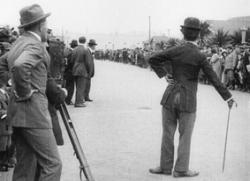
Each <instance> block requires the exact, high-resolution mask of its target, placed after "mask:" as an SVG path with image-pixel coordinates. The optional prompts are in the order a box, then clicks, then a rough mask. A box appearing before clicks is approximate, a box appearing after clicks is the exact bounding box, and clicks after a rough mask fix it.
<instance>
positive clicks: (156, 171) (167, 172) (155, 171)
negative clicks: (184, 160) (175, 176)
mask: <svg viewBox="0 0 250 181" xmlns="http://www.w3.org/2000/svg"><path fill="white" fill-rule="evenodd" d="M149 172H150V173H152V174H163V175H171V174H172V171H171V170H162V168H161V167H156V168H151V169H149Z"/></svg>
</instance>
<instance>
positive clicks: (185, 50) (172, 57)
mask: <svg viewBox="0 0 250 181" xmlns="http://www.w3.org/2000/svg"><path fill="white" fill-rule="evenodd" d="M149 63H150V64H151V67H152V68H153V69H154V70H155V72H156V73H157V75H158V76H159V77H163V76H165V75H166V74H167V73H169V72H167V69H172V70H171V72H170V73H171V74H172V75H173V79H174V82H175V83H174V84H173V85H170V86H169V87H168V88H167V89H166V91H165V93H164V95H163V98H162V101H161V104H162V105H163V106H165V107H167V108H170V107H171V106H172V101H173V98H174V95H175V93H176V92H180V96H181V100H182V102H181V108H180V109H181V110H182V111H187V112H194V111H196V102H197V101H196V93H197V84H198V75H199V71H200V70H201V69H202V70H203V71H204V73H205V75H206V76H207V77H208V79H209V80H210V81H211V82H212V84H213V85H214V86H215V88H216V89H217V91H218V92H219V93H220V94H221V96H222V97H223V98H224V99H225V100H226V99H228V98H229V97H230V96H231V95H229V94H228V92H227V91H225V89H224V87H223V85H222V84H221V83H220V81H219V79H218V78H217V76H216V74H215V72H214V71H213V69H212V67H211V65H210V64H209V62H208V61H207V60H206V57H205V55H204V54H202V53H201V52H200V51H199V49H198V47H197V46H196V45H194V44H193V43H190V42H185V43H183V44H182V45H180V46H176V47H173V48H170V49H168V50H166V51H164V52H161V53H158V54H156V55H153V56H152V57H151V58H150V60H149Z"/></svg>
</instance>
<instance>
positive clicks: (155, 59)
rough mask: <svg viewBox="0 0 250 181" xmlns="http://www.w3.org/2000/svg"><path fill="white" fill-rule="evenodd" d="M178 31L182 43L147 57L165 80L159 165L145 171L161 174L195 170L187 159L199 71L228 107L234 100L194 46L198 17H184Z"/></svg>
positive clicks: (180, 174)
mask: <svg viewBox="0 0 250 181" xmlns="http://www.w3.org/2000/svg"><path fill="white" fill-rule="evenodd" d="M181 32H182V34H183V35H184V40H185V41H184V43H183V44H181V45H178V46H175V47H172V48H170V49H167V50H165V51H163V52H160V53H157V54H154V55H153V56H151V57H150V58H149V64H150V65H151V67H152V69H153V70H154V71H155V73H156V74H157V75H158V77H159V78H162V77H164V76H167V77H166V79H167V80H168V82H169V84H168V87H167V88H166V91H165V93H164V95H163V98H162V100H161V105H162V125H163V134H162V145H161V158H160V166H159V167H157V168H154V169H150V170H149V171H150V172H151V173H153V174H165V175H171V174H172V172H173V176H174V177H194V176H197V175H198V174H199V172H196V171H191V170H189V159H190V145H191V136H192V132H193V128H194V123H195V118H196V94H197V82H198V74H199V71H200V70H201V69H202V70H203V72H204V73H205V75H206V76H207V77H208V79H209V80H210V82H211V83H212V84H213V86H214V87H215V89H216V90H217V91H218V93H219V94H220V95H221V97H222V98H223V99H224V100H225V101H227V103H228V106H229V108H231V107H232V105H233V104H234V100H233V98H232V95H231V93H230V92H229V91H228V90H227V89H226V88H225V87H224V86H223V84H222V83H221V82H220V80H219V79H218V77H217V76H216V73H215V72H214V71H213V69H212V67H211V65H210V64H209V62H208V61H207V60H206V57H205V55H203V54H202V53H201V52H200V51H199V48H198V47H197V44H196V40H197V38H198V36H199V33H200V21H199V20H198V19H197V18H186V19H185V21H184V25H183V26H181ZM177 125H178V129H179V133H180V137H179V145H178V151H177V160H176V162H175V166H174V134H175V131H176V128H177ZM173 167H174V168H173Z"/></svg>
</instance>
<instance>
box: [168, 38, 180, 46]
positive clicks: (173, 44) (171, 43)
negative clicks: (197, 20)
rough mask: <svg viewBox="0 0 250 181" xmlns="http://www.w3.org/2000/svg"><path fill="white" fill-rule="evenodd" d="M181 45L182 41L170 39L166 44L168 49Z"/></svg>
mask: <svg viewBox="0 0 250 181" xmlns="http://www.w3.org/2000/svg"><path fill="white" fill-rule="evenodd" d="M179 44H181V40H180V39H178V38H170V39H169V40H168V41H167V42H166V45H167V47H173V46H176V45H179Z"/></svg>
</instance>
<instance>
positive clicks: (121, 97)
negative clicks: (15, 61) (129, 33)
mask: <svg viewBox="0 0 250 181" xmlns="http://www.w3.org/2000/svg"><path fill="white" fill-rule="evenodd" d="M165 87H166V82H165V80H160V79H158V78H157V77H156V75H155V74H154V73H153V72H150V71H149V70H146V69H141V68H137V67H134V66H131V65H124V64H118V63H113V62H102V61H96V76H95V78H94V79H93V86H92V90H91V97H92V98H93V99H94V102H93V103H89V104H88V107H86V108H73V107H68V108H69V111H70V113H71V115H72V119H73V120H74V121H75V125H76V128H77V132H78V134H79V137H80V139H81V143H82V145H83V147H84V150H85V153H86V155H87V158H88V161H89V164H90V167H91V170H92V172H93V174H94V176H95V178H96V180H97V181H160V180H176V179H174V178H172V177H171V176H170V177H169V176H157V175H151V174H149V173H148V169H149V168H150V167H154V166H157V165H158V164H159V153H160V141H161V112H160V109H161V107H160V105H159V102H160V99H161V96H162V93H163V91H164V90H165ZM233 95H234V97H235V99H236V100H237V101H238V108H237V109H234V110H233V111H232V114H231V122H230V129H229V137H228V147H227V159H226V169H225V172H224V174H222V173H221V165H222V155H223V147H224V139H225V130H226V119H227V111H228V109H227V106H226V103H225V102H224V101H223V100H222V99H221V98H220V97H219V95H218V94H217V93H216V91H215V89H214V88H213V87H211V86H206V85H200V86H199V91H198V99H199V100H198V111H197V121H196V125H195V129H194V134H193V142H192V155H191V163H190V167H191V168H194V169H196V170H199V171H200V176H199V177H197V178H193V179H192V180H199V181H200V180H204V181H205V180H207V181H211V180H218V181H222V180H225V181H226V180H227V181H228V180H232V181H236V180H237V181H247V180H250V156H249V153H250V131H249V130H250V122H249V121H250V111H249V110H250V95H249V94H246V93H240V92H237V91H234V92H233ZM65 139H66V145H65V146H63V147H61V149H60V152H61V156H62V159H63V163H64V168H63V177H62V178H63V179H62V180H63V181H68V180H72V179H71V178H75V179H77V176H78V170H77V166H78V163H77V162H76V161H75V160H74V157H73V156H72V154H73V153H72V151H71V146H70V145H69V144H68V143H67V136H66V135H65ZM176 141H178V134H176ZM75 179H74V180H75ZM182 180H183V179H182ZM184 180H185V179H184Z"/></svg>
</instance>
